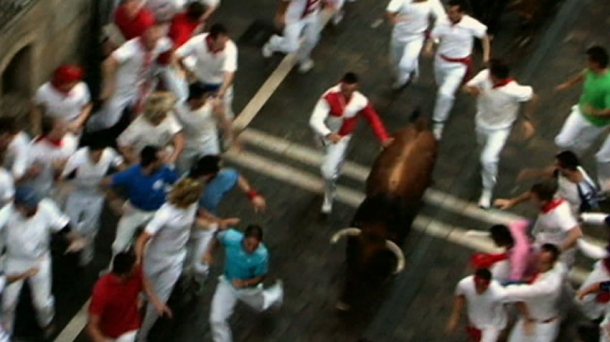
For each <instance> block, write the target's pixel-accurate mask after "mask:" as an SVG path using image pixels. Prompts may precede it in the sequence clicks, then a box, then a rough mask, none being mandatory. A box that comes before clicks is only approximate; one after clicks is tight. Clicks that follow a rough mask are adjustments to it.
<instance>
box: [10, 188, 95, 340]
mask: <svg viewBox="0 0 610 342" xmlns="http://www.w3.org/2000/svg"><path fill="white" fill-rule="evenodd" d="M69 222H70V219H69V218H68V217H67V216H66V215H65V214H63V213H62V212H60V211H59V208H57V206H56V205H55V203H54V202H53V201H51V200H48V199H42V200H40V197H38V196H37V195H36V192H35V191H34V189H32V188H29V187H21V188H17V190H16V192H15V199H14V200H13V203H10V204H7V205H5V206H4V207H3V208H2V209H0V234H2V238H3V240H4V241H5V242H6V248H7V249H6V254H5V260H4V265H5V272H6V273H8V274H18V273H23V272H27V271H28V270H31V269H32V268H37V269H38V273H36V274H35V275H33V276H31V277H30V278H29V279H28V283H29V285H30V289H31V291H32V300H33V305H34V309H35V310H36V318H37V319H38V323H39V325H40V327H42V328H43V329H44V330H45V335H48V334H50V333H52V330H53V328H52V326H51V321H52V320H53V316H54V314H55V310H54V298H53V294H52V293H51V251H50V249H49V243H50V240H51V234H53V233H62V234H64V235H65V237H66V238H67V239H68V240H69V241H70V245H69V247H68V249H67V250H66V252H76V251H78V250H80V249H81V248H82V245H83V243H82V240H80V239H79V238H78V235H77V234H75V233H72V232H70V225H69ZM22 286H23V280H20V281H16V282H14V283H12V284H11V285H9V286H7V287H6V289H5V291H4V293H3V296H2V319H3V321H4V322H3V323H4V325H5V327H6V328H7V330H8V331H9V332H12V330H13V323H14V320H15V317H14V314H15V309H16V307H17V302H18V300H19V294H20V293H21V288H22Z"/></svg>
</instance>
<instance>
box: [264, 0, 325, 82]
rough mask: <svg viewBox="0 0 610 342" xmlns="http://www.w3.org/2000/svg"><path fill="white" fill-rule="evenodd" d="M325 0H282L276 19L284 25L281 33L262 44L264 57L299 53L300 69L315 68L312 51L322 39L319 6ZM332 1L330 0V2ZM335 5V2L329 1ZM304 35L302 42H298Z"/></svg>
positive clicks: (306, 70) (279, 24)
mask: <svg viewBox="0 0 610 342" xmlns="http://www.w3.org/2000/svg"><path fill="white" fill-rule="evenodd" d="M322 2H326V1H324V0H281V1H280V8H279V9H278V11H277V14H276V17H275V20H276V23H277V25H278V26H280V27H283V28H284V32H283V34H282V36H278V35H275V34H274V35H273V36H271V38H269V41H268V42H267V43H266V44H265V46H263V57H265V58H269V57H271V56H272V55H273V53H275V52H280V53H286V54H289V53H296V54H297V62H298V63H299V72H301V73H306V72H308V71H309V70H311V69H312V68H313V65H314V63H313V61H312V60H311V58H310V55H311V51H312V50H313V48H314V47H315V46H316V44H318V40H319V39H320V5H321V4H322ZM329 4H330V2H329ZM330 5H331V6H332V4H330ZM301 37H303V43H302V44H301V43H300V42H299V41H300V39H301Z"/></svg>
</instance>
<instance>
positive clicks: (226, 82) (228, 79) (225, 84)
mask: <svg viewBox="0 0 610 342" xmlns="http://www.w3.org/2000/svg"><path fill="white" fill-rule="evenodd" d="M234 78H235V72H225V73H224V77H223V80H222V86H220V89H219V90H218V97H220V98H223V97H224V95H225V94H226V92H227V90H228V89H229V88H230V87H231V85H233V79H234Z"/></svg>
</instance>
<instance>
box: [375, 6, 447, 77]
mask: <svg viewBox="0 0 610 342" xmlns="http://www.w3.org/2000/svg"><path fill="white" fill-rule="evenodd" d="M386 11H387V12H388V13H391V14H396V16H397V19H398V22H397V23H396V24H394V28H393V30H392V40H391V44H390V63H391V65H392V67H393V68H394V69H393V71H394V74H395V75H396V84H397V85H403V84H405V83H406V82H408V81H409V79H410V77H411V76H412V74H413V75H414V76H415V77H417V75H418V74H419V61H418V60H419V55H420V53H421V49H422V47H423V46H424V41H425V40H426V36H425V33H426V30H427V29H428V27H429V26H430V17H433V18H434V19H435V20H438V19H440V18H444V17H445V9H444V8H443V5H442V4H441V3H440V1H439V0H426V1H420V2H416V1H414V0H392V1H390V3H389V4H388V7H387V8H386Z"/></svg>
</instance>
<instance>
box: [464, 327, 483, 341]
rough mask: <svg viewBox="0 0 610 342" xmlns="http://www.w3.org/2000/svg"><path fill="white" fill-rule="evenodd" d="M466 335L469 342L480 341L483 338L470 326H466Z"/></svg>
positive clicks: (477, 330) (481, 333)
mask: <svg viewBox="0 0 610 342" xmlns="http://www.w3.org/2000/svg"><path fill="white" fill-rule="evenodd" d="M466 333H467V334H468V337H470V339H471V340H473V341H476V342H479V341H481V338H482V337H483V332H482V331H481V330H479V329H477V328H475V327H473V326H472V325H468V326H466Z"/></svg>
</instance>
